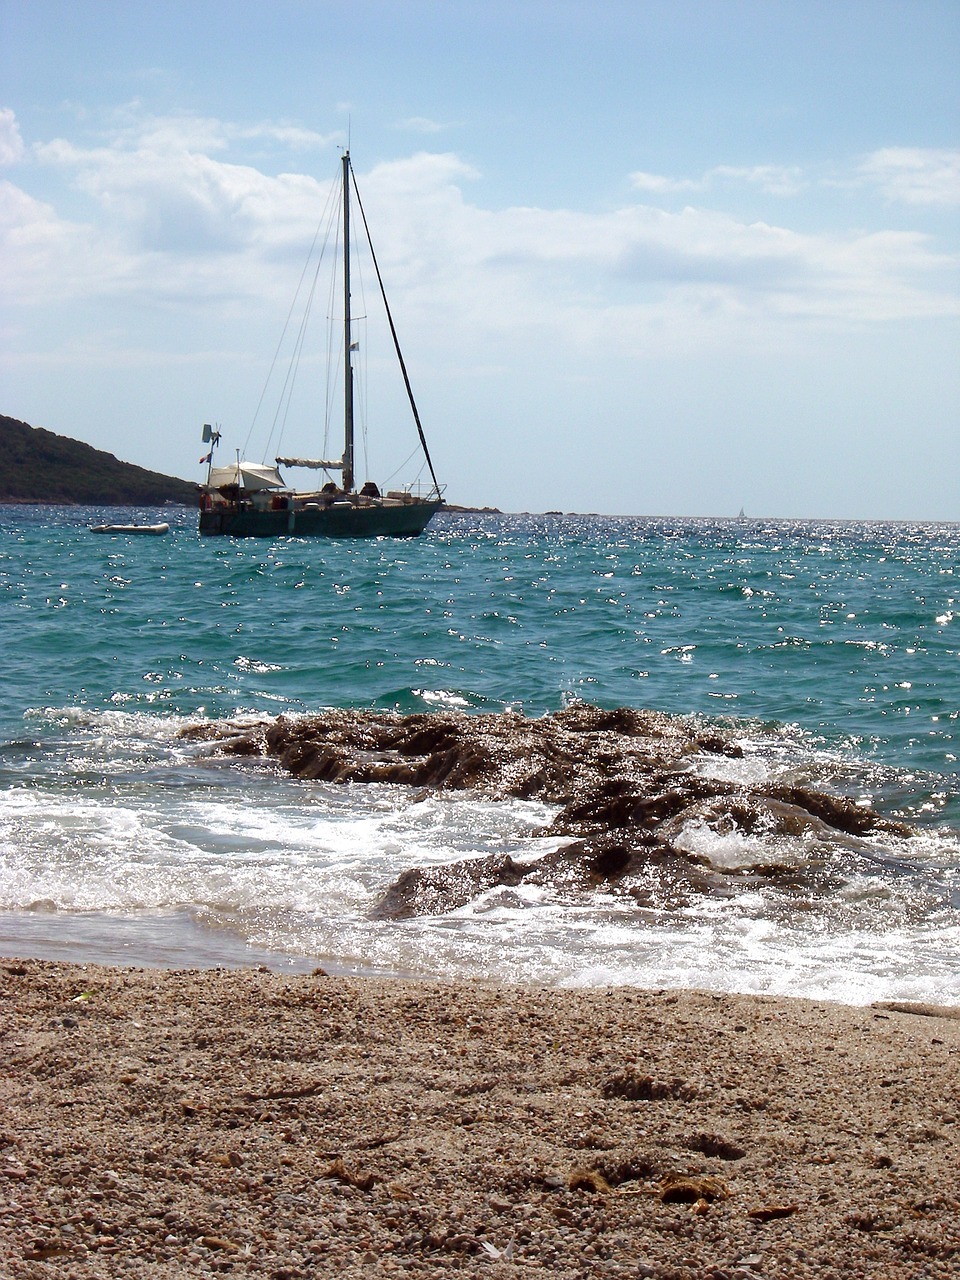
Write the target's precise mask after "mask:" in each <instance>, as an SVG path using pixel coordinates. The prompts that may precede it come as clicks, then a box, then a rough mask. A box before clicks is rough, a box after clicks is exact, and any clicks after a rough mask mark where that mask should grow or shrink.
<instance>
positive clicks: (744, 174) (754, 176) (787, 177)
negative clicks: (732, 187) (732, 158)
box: [704, 164, 806, 196]
mask: <svg viewBox="0 0 960 1280" xmlns="http://www.w3.org/2000/svg"><path fill="white" fill-rule="evenodd" d="M713 179H723V180H727V181H730V182H745V183H747V184H748V185H750V186H756V187H759V188H760V189H761V191H766V192H767V193H768V194H769V195H773V196H795V195H797V194H799V192H801V191H802V190H803V189H804V187H805V186H806V183H805V182H804V180H803V175H802V172H801V170H800V169H799V168H798V167H797V166H796V165H780V164H757V165H753V166H749V167H737V166H735V165H728V164H721V165H717V166H716V167H715V168H713V169H709V170H708V171H707V173H706V174H705V175H704V180H705V184H706V185H713Z"/></svg>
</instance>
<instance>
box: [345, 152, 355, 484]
mask: <svg viewBox="0 0 960 1280" xmlns="http://www.w3.org/2000/svg"><path fill="white" fill-rule="evenodd" d="M350 330H351V325H350V152H349V151H345V152H344V153H343V370H344V382H343V487H344V489H345V490H347V492H348V493H349V492H350V490H351V489H352V488H353V365H352V363H351V354H350V343H351V333H350Z"/></svg>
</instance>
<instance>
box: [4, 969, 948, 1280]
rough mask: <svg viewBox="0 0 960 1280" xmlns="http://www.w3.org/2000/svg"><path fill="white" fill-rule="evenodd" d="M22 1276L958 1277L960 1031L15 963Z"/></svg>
mask: <svg viewBox="0 0 960 1280" xmlns="http://www.w3.org/2000/svg"><path fill="white" fill-rule="evenodd" d="M0 990H2V1018H0V1027H2V1031H0V1062H2V1065H0V1090H2V1093H0V1098H2V1113H0V1187H2V1200H0V1205H2V1208H0V1215H2V1225H0V1240H2V1244H0V1273H2V1274H3V1275H4V1276H11V1277H31V1278H33V1277H49V1276H61V1277H70V1276H76V1277H101V1276H121V1275H122V1276H140V1275H143V1276H147V1275H150V1276H154V1277H157V1276H171V1277H172V1276H183V1275H194V1274H210V1273H219V1272H223V1273H230V1274H233V1275H237V1276H265V1277H271V1278H272V1280H292V1278H294V1277H301V1276H304V1277H305V1276H343V1277H360V1276H364V1277H369V1276H380V1275H383V1276H389V1275H411V1276H424V1277H426V1276H437V1277H439V1276H441V1275H446V1274H449V1273H451V1272H452V1273H455V1274H461V1275H474V1274H476V1275H490V1276H492V1277H498V1278H503V1280H506V1278H507V1277H512V1276H525V1277H526V1276H555V1277H588V1276H589V1277H595V1276H609V1277H624V1278H626V1277H633V1278H636V1277H658V1278H662V1280H670V1278H675V1280H680V1278H684V1280H686V1278H691V1280H693V1278H697V1280H701V1278H702V1280H724V1277H728V1278H730V1280H733V1278H734V1277H736V1278H737V1280H744V1278H746V1277H760V1276H769V1277H781V1276H782V1277H787V1276H791V1277H836V1278H837V1280H840V1277H843V1278H844V1280H850V1278H852V1277H861V1276H871V1277H873V1276H876V1277H914V1276H915V1277H920V1276H923V1277H937V1276H944V1277H946V1276H950V1275H954V1274H956V1267H957V1263H958V1258H960V1200H958V1195H960V1188H958V1181H957V1171H958V1168H957V1165H958V1160H957V1151H958V1148H960V1141H958V1137H960V1135H958V1126H957V1120H958V1100H960V1020H958V1015H960V1011H958V1010H956V1009H944V1008H937V1007H931V1006H912V1007H905V1006H902V1007H900V1008H899V1009H897V1008H893V1007H889V1006H887V1007H879V1006H874V1007H871V1008H851V1007H845V1006H840V1005H831V1004H823V1003H817V1002H812V1001H807V1000H781V999H772V998H764V997H753V996H726V995H713V994H707V993H699V992H691V991H680V992H676V991H643V990H634V989H617V990H580V991H557V990H546V989H538V988H519V987H509V988H504V987H494V986H490V985H486V984H480V983H477V984H465V985H463V984H461V985H441V984H434V983H420V982H404V981H392V980H379V979H370V978H346V979H345V978H333V977H329V976H327V975H325V974H323V973H322V972H320V971H318V972H316V973H315V974H312V975H300V976H291V975H289V974H277V973H273V972H269V971H267V970H265V969H259V970H209V971H202V970H195V971H189V972H169V971H160V970H143V969H110V968H101V967H96V966H92V965H84V966H71V965H66V964H59V963H52V962H43V961H38V960H16V959H8V960H5V961H2V962H0Z"/></svg>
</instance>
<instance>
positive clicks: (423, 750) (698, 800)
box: [184, 704, 911, 918]
mask: <svg viewBox="0 0 960 1280" xmlns="http://www.w3.org/2000/svg"><path fill="white" fill-rule="evenodd" d="M184 734H185V735H186V736H188V737H192V738H195V739H210V740H213V741H215V742H216V743H218V745H219V748H220V749H221V750H223V751H225V752H229V753H232V754H237V755H265V756H269V757H272V758H274V759H276V760H278V761H279V762H280V764H281V765H282V766H283V768H285V769H287V770H288V771H289V772H290V773H292V774H294V775H295V776H296V777H299V778H304V779H313V780H317V781H323V782H334V783H346V782H353V783H394V784H400V785H403V786H407V787H411V788H417V789H420V790H445V791H462V790H471V791H476V792H479V793H480V794H482V795H485V796H489V797H490V798H492V799H503V798H515V799H523V800H540V801H544V802H546V803H549V804H551V805H555V806H556V807H557V809H558V813H557V815H556V817H555V818H554V820H553V821H552V823H551V824H550V825H549V826H548V827H547V828H545V829H544V831H543V832H542V833H541V834H543V835H545V836H550V837H556V838H558V840H560V838H562V839H563V843H562V845H561V846H560V847H555V848H553V849H551V851H550V852H547V853H544V854H542V855H540V856H539V857H535V858H532V859H530V860H529V861H527V860H524V861H520V860H518V859H515V858H512V857H509V856H506V855H504V854H494V855H491V856H488V857H481V858H469V859H464V860H462V861H458V862H455V863H451V864H449V865H448V866H445V867H431V868H417V869H415V870H412V871H407V872H404V873H403V875H401V876H400V877H399V879H398V880H397V881H396V882H395V883H394V884H393V885H391V887H390V888H389V890H388V891H387V892H386V894H385V895H384V896H383V898H382V899H381V901H380V902H379V903H378V905H377V907H376V908H375V914H377V915H379V916H383V917H391V918H404V917H409V916H413V915H426V914H429V915H434V914H440V913H442V912H444V911H450V910H455V909H457V908H458V907H462V906H464V905H466V904H467V903H468V902H470V901H472V900H474V899H475V898H477V897H478V896H479V895H481V894H483V893H485V892H488V891H489V890H491V889H495V888H504V889H508V888H511V887H516V886H518V885H520V884H521V883H522V882H526V883H530V884H541V885H550V886H552V887H553V888H554V889H555V890H559V891H571V892H572V891H575V892H583V891H584V890H588V889H590V888H591V887H595V886H598V885H603V886H604V887H605V889H607V890H608V891H610V890H615V891H616V892H619V893H626V894H629V895H630V896H631V897H633V898H634V899H635V900H636V901H637V902H638V904H640V905H643V904H644V903H645V902H647V901H648V900H650V899H651V895H652V893H653V892H654V890H655V891H656V900H657V902H659V903H660V904H662V903H663V902H664V901H665V900H669V899H670V897H671V895H673V897H674V898H679V899H682V898H683V897H684V896H685V895H686V894H689V893H690V892H692V891H704V890H709V891H712V892H721V893H722V892H724V891H725V886H728V885H729V878H730V872H729V871H727V872H726V873H725V872H724V871H723V870H722V869H718V868H717V867H715V866H713V865H711V864H710V863H709V862H708V861H707V860H706V859H704V858H702V857H699V856H697V854H696V852H695V851H693V850H692V849H691V847H690V840H689V833H690V832H691V830H701V831H702V830H707V831H709V832H712V833H714V834H715V835H717V836H720V837H723V836H733V837H736V836H740V837H742V838H745V839H754V840H755V841H757V842H759V846H760V847H761V848H762V856H759V857H754V858H753V859H752V860H751V861H750V865H749V868H748V869H744V868H741V867H737V868H735V870H736V871H737V872H738V873H739V874H750V875H753V876H755V877H762V876H774V877H777V878H778V879H779V880H781V881H789V880H790V879H793V880H796V881H798V882H800V881H802V880H803V878H804V876H805V875H806V874H807V868H806V866H805V865H804V863H803V861H802V860H798V859H797V858H796V856H795V850H796V846H797V842H806V844H807V845H809V846H810V847H812V848H819V849H822V850H827V851H829V850H834V851H837V850H839V851H843V850H847V851H853V850H856V849H857V848H861V847H862V842H863V838H864V837H867V836H870V835H874V834H876V833H881V832H886V833H890V834H896V835H900V836H905V835H909V834H911V829H910V828H909V827H907V826H905V825H904V824H902V823H897V822H892V821H890V820H889V819H886V818H883V817H882V816H880V815H879V814H877V813H875V812H874V811H873V810H871V809H868V808H865V807H864V806H862V805H861V804H858V803H855V802H854V801H853V800H850V799H848V798H847V797H844V796H838V795H834V794H831V793H828V792H825V791H817V790H814V789H808V788H805V787H800V786H790V785H778V784H774V783H770V784H767V785H763V784H758V785H755V786H751V787H748V786H746V785H745V784H741V783H736V782H731V781H726V780H724V779H722V778H718V777H714V776H711V772H710V770H701V769H698V767H697V766H698V764H700V763H702V762H703V760H704V757H709V756H718V755H720V756H728V757H738V756H740V755H741V754H742V752H741V749H740V747H739V746H738V745H737V743H736V740H735V738H734V736H733V734H732V733H726V732H723V731H721V730H718V729H716V728H715V727H706V726H704V725H702V724H700V723H698V722H696V721H694V720H688V719H685V718H682V717H675V716H667V715H664V714H662V713H660V712H655V711H637V710H631V709H629V708H618V709H615V710H602V709H600V708H597V707H592V706H586V705H583V704H576V705H574V706H571V707H568V708H566V709H565V710H563V711H558V712H556V713H554V714H552V715H547V716H543V717H541V718H539V719H530V718H528V717H525V716H522V715H519V714H518V713H515V712H503V713H501V714H497V715H469V714H466V713H460V712H450V711H447V712H437V713H429V714H420V715H410V716H402V715H398V714H395V713H379V712H366V711H350V710H334V711H328V712H325V713H324V714H322V715H319V716H314V717H310V718H308V719H303V720H288V719H285V718H284V717H280V718H279V719H277V720H272V721H263V722H259V723H257V724H254V725H237V724H213V725H195V726H192V727H191V728H189V729H187V730H184ZM790 851H793V855H792V856H788V855H789V854H790ZM817 866H818V872H817V873H818V875H819V876H820V878H821V882H823V881H824V880H826V879H829V877H830V875H831V874H832V872H831V869H830V865H829V859H826V858H821V859H819V861H818V862H817Z"/></svg>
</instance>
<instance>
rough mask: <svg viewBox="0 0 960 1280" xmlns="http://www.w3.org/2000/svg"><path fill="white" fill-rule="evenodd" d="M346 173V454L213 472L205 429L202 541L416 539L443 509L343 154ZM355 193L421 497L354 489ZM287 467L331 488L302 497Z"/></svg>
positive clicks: (214, 439) (242, 463) (209, 433)
mask: <svg viewBox="0 0 960 1280" xmlns="http://www.w3.org/2000/svg"><path fill="white" fill-rule="evenodd" d="M341 167H342V184H343V190H342V212H341V218H342V229H343V312H344V319H343V364H344V382H343V454H342V456H341V457H340V458H332V459H330V458H316V459H314V458H299V457H278V458H276V459H275V465H273V466H271V465H269V464H267V463H264V462H260V463H257V462H248V461H246V460H241V458H240V454H239V451H238V452H237V460H236V462H235V463H231V464H230V465H228V466H221V467H215V466H214V465H213V455H214V451H215V449H216V446H217V444H218V443H219V441H220V435H221V433H220V431H219V430H214V429H213V427H211V426H210V425H209V424H205V425H204V428H203V440H204V443H207V444H209V445H210V451H209V453H208V454H207V456H206V457H205V458H203V459H202V461H203V462H206V463H207V479H206V483H205V484H203V485H201V487H200V532H201V533H202V534H208V535H212V534H214V535H215V534H223V535H228V536H233V537H260V538H269V537H277V536H282V535H285V534H286V535H292V536H295V537H328V538H376V537H384V536H386V537H394V538H415V537H417V536H418V535H419V534H421V533H422V532H423V530H424V529H425V528H426V526H427V524H428V523H429V521H430V520H431V518H432V517H433V516H434V515H435V514H436V512H437V511H438V510H439V509H440V507H441V506H443V498H442V496H441V488H440V485H439V484H438V482H437V477H436V474H435V472H434V469H433V463H432V461H431V459H430V452H429V450H428V448H427V442H426V438H425V436H424V433H423V427H422V425H421V423H420V415H419V413H418V411H417V406H416V402H415V400H414V398H413V390H412V388H411V386H410V379H409V377H408V376H407V369H406V365H405V363H404V360H403V354H402V352H401V350H400V344H399V342H398V340H397V332H396V329H395V327H394V323H393V316H392V315H391V312H390V307H389V304H388V302H387V296H386V292H385V291H384V286H383V278H382V277H381V274H380V267H379V264H378V263H377V257H376V253H375V252H374V248H373V242H372V241H371V239H370V231H369V228H368V226H367V220H366V215H365V214H364V211H363V205H362V203H361V202H360V194H359V191H358V190H357V186H356V177H355V175H354V173H353V168H352V165H351V164H350V153H349V151H345V152H344V154H343V157H342V161H341ZM351 186H352V189H353V192H354V195H355V197H356V202H357V207H358V209H359V210H360V215H361V218H362V219H363V226H364V231H365V233H366V240H367V244H368V245H369V248H370V255H371V259H372V261H373V266H374V269H375V271H376V276H377V283H378V285H379V290H380V296H381V298H382V300H383V305H384V309H385V311H386V317H387V322H388V324H389V327H390V335H391V338H392V339H393V346H394V350H395V352H396V356H397V360H398V362H399V365H400V371H401V373H402V375H403V383H404V387H405V389H406V394H407V399H408V401H409V404H410V408H411V410H412V413H413V420H414V422H415V424H416V428H417V434H418V437H419V447H420V449H421V450H422V453H423V459H424V462H425V465H426V467H427V468H428V470H429V473H430V481H431V484H430V485H429V486H428V487H426V488H425V490H423V491H421V490H420V489H414V488H412V487H409V488H404V489H394V490H388V491H387V492H386V493H385V494H384V493H381V492H380V489H379V487H378V486H377V485H376V484H374V483H373V482H372V481H369V480H368V481H367V482H366V483H365V484H364V485H363V486H362V487H361V488H360V489H359V491H358V490H357V489H356V488H355V475H354V364H353V352H354V351H355V350H356V348H357V343H356V341H355V338H354V333H353V324H354V318H353V316H352V313H351V295H350V248H351V246H350V204H351V201H350V191H351ZM281 467H308V468H311V469H313V470H315V471H320V472H326V473H328V478H327V480H326V482H325V483H323V484H322V485H316V486H315V487H314V488H312V489H309V490H305V491H304V490H297V489H294V488H292V487H291V486H289V485H288V484H287V483H286V481H285V480H284V478H283V476H282V475H281V473H280V468H281ZM337 472H339V473H340V479H339V483H337V482H336V481H334V480H333V479H332V478H330V473H337Z"/></svg>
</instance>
